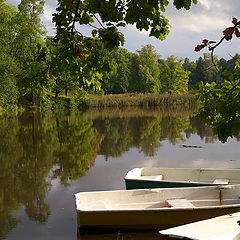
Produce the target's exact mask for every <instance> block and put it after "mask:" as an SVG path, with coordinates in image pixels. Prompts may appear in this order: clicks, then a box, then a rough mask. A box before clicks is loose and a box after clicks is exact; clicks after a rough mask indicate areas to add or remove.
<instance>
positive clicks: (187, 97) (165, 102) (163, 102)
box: [82, 94, 197, 108]
mask: <svg viewBox="0 0 240 240" xmlns="http://www.w3.org/2000/svg"><path fill="white" fill-rule="evenodd" d="M82 103H83V104H84V105H85V106H86V107H88V108H106V107H130V106H140V107H141V106H142V107H156V106H162V107H165V106H171V107H178V106H185V107H193V106H197V101H196V99H195V96H194V95H191V94H183V95H178V94H112V95H110V94H109V95H87V96H85V98H84V100H83V102H82Z"/></svg>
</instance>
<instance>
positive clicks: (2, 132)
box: [0, 109, 217, 239]
mask: <svg viewBox="0 0 240 240" xmlns="http://www.w3.org/2000/svg"><path fill="white" fill-rule="evenodd" d="M189 115H191V111H189V112H183V111H182V110H180V111H179V112H177V111H176V110H174V111H170V112H166V111H161V110H159V109H147V110H144V109H131V110H129V109H126V110H125V111H123V110H111V111H109V110H106V111H96V110H95V111H89V112H82V113H80V112H78V113H71V114H68V115H64V114H53V113H47V114H46V113H45V114H40V113H34V112H32V113H26V114H23V115H22V116H20V117H16V118H14V117H11V118H2V119H0V137H1V141H0V166H1V170H0V171H1V174H0V239H1V238H4V236H5V235H6V234H7V233H8V232H10V231H11V230H12V229H13V228H15V227H16V225H17V224H18V221H19V220H18V219H15V218H14V217H13V212H14V211H17V210H19V209H25V212H26V214H27V216H28V217H29V219H31V220H34V221H36V222H38V223H41V224H44V223H46V222H47V221H48V217H49V215H50V214H51V209H50V206H49V203H47V202H46V194H47V193H48V192H49V191H51V180H53V179H59V180H60V182H61V183H62V184H63V185H65V186H67V185H68V184H70V183H71V182H72V181H74V180H77V179H79V178H81V177H82V176H84V175H85V174H86V173H87V172H88V170H89V169H90V168H91V167H92V166H94V164H95V160H96V157H97V156H98V155H103V156H104V157H105V158H106V159H108V158H109V157H120V156H121V155H122V154H123V153H125V152H126V151H129V150H130V149H131V148H137V149H138V150H139V151H140V152H143V153H144V154H145V155H146V156H155V155H156V152H157V150H158V149H159V148H160V147H161V142H162V141H165V140H168V141H169V142H171V143H172V144H178V143H180V142H184V141H185V140H186V139H187V138H189V137H190V136H191V134H193V133H196V132H198V133H199V134H200V135H201V136H202V137H204V136H205V137H206V139H207V140H208V141H213V142H214V141H215V140H217V138H216V136H214V135H213V133H212V131H211V130H209V129H207V128H206V127H205V126H204V128H206V129H207V131H206V129H205V130H204V131H203V129H202V126H201V129H198V128H197V126H199V125H198V124H196V120H194V119H191V120H189ZM191 124H192V125H191Z"/></svg>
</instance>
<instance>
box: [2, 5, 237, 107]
mask: <svg viewBox="0 0 240 240" xmlns="http://www.w3.org/2000/svg"><path fill="white" fill-rule="evenodd" d="M42 13H43V3H42V4H41V2H40V3H35V4H29V2H28V1H21V3H20V4H19V6H18V8H16V7H15V6H13V5H12V4H8V3H7V2H5V1H0V22H1V25H0V49H1V51H0V112H1V109H16V108H19V106H22V105H24V104H25V105H26V104H29V105H32V106H40V107H52V102H53V101H55V100H56V99H59V98H62V99H63V98H64V99H68V100H69V99H70V100H71V101H73V102H74V101H75V102H78V103H79V104H80V103H81V101H79V99H81V98H82V97H83V96H85V95H86V94H98V95H104V94H124V93H154V94H162V93H169V94H182V93H184V94H185V93H189V91H190V90H192V89H197V88H198V84H199V82H201V81H202V82H203V83H208V82H209V83H210V82H221V81H223V80H222V76H221V73H222V72H223V71H224V70H232V69H233V68H234V66H235V62H236V61H239V60H240V55H239V54H236V55H235V56H233V57H232V58H231V59H230V60H225V59H223V58H221V59H218V58H217V57H216V56H214V64H215V65H216V66H217V68H218V69H217V68H216V67H213V61H212V58H211V56H210V54H208V53H206V54H204V55H203V57H199V59H198V60H196V61H190V60H189V59H188V58H185V59H182V58H179V57H176V56H169V57H168V58H167V59H163V58H161V55H160V54H158V53H157V51H156V50H155V49H154V47H153V46H152V45H146V46H142V48H141V49H139V50H138V51H137V52H136V53H132V52H128V51H127V50H126V49H123V48H116V49H114V50H112V51H107V50H106V49H104V47H103V46H100V45H99V48H96V46H97V44H100V43H96V45H95V46H92V53H93V54H90V55H89V54H88V53H87V51H85V50H84V47H82V46H76V47H75V48H74V52H72V55H71V57H72V59H71V61H70V62H69V55H68V58H67V57H66V56H64V54H63V52H64V51H65V50H66V48H68V46H67V45H64V42H62V41H61V36H56V37H49V36H46V30H45V26H43V24H42V23H41V19H40V15H41V14H42ZM86 41H87V40H86ZM84 44H86V45H87V44H88V42H85V43H84ZM89 44H90V42H89ZM88 47H89V46H88ZM63 50H64V51H63Z"/></svg>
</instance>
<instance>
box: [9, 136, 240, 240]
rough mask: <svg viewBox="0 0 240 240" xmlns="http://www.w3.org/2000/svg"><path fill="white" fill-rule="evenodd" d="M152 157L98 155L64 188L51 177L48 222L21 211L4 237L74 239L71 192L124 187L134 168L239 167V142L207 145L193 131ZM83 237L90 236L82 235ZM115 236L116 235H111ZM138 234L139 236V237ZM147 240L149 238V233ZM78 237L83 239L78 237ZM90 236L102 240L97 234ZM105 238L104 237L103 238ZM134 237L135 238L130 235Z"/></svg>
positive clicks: (135, 151)
mask: <svg viewBox="0 0 240 240" xmlns="http://www.w3.org/2000/svg"><path fill="white" fill-rule="evenodd" d="M161 144H162V146H161V147H160V148H159V149H158V150H157V155H156V156H154V157H146V156H144V153H143V152H139V149H137V148H132V149H130V150H129V151H128V152H125V153H123V154H122V156H121V157H118V158H112V157H109V158H108V159H107V160H106V159H105V157H104V156H102V155H99V156H98V157H97V159H96V162H95V165H94V167H92V168H91V169H90V170H89V171H88V172H87V174H86V176H84V177H82V178H80V179H79V180H77V181H74V182H72V183H70V185H69V186H67V187H64V186H63V185H61V184H60V183H59V181H58V180H52V182H51V183H52V187H51V190H50V191H49V192H48V194H47V198H46V202H47V203H49V204H50V208H51V215H50V216H49V219H48V222H47V223H45V224H38V223H36V222H34V221H31V220H29V219H28V217H27V216H26V214H25V212H24V211H23V210H20V211H18V212H17V213H16V214H15V216H16V217H17V218H20V219H21V222H20V223H19V224H18V225H17V227H16V228H15V229H14V230H13V231H12V232H10V233H9V234H8V235H7V240H15V239H18V240H28V239H34V240H40V239H41V240H42V239H46V240H48V239H49V240H55V239H56V240H66V239H68V240H70V239H71V240H73V239H76V238H77V237H76V235H77V234H76V231H77V228H76V214H75V205H74V196H73V194H74V193H77V192H80V191H95V190H96V191H97V190H112V189H124V176H125V174H126V172H127V171H129V170H131V169H132V168H135V167H202V168H204V167H210V168H240V158H239V142H236V141H235V140H234V139H229V141H228V142H227V143H225V144H222V143H220V142H218V141H215V143H211V144H206V143H204V141H203V140H201V139H200V137H199V136H198V135H195V134H192V135H191V137H190V138H189V139H187V140H186V141H185V142H184V143H182V142H179V143H178V144H176V145H171V144H170V143H169V142H168V141H167V140H165V141H162V142H161ZM181 144H185V145H196V146H202V147H203V148H191V147H188V148H186V147H182V145H181ZM85 237H86V239H91V237H90V236H89V237H87V236H85ZM110 237H114V239H116V236H110ZM138 237H139V236H138ZM148 237H149V239H155V237H156V234H155V235H154V238H151V236H150V235H148ZM80 239H83V237H82V238H80ZM92 239H101V238H100V236H98V237H96V236H95V238H94V237H93V238H92ZM106 239H107V238H106ZM131 239H137V238H131Z"/></svg>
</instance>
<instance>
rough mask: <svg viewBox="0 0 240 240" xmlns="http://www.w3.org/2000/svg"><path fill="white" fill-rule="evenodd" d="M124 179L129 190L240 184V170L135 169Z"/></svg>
mask: <svg viewBox="0 0 240 240" xmlns="http://www.w3.org/2000/svg"><path fill="white" fill-rule="evenodd" d="M124 179H125V184H126V188H127V189H143V188H164V187H167V188H170V187H199V186H214V185H215V186H216V185H219V184H240V169H211V168H134V169H132V170H131V171H129V172H128V173H127V174H126V176H125V178H124Z"/></svg>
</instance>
